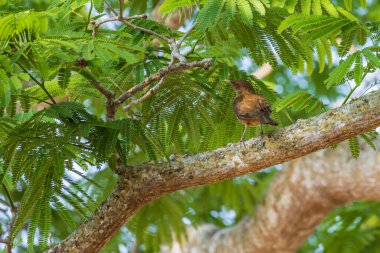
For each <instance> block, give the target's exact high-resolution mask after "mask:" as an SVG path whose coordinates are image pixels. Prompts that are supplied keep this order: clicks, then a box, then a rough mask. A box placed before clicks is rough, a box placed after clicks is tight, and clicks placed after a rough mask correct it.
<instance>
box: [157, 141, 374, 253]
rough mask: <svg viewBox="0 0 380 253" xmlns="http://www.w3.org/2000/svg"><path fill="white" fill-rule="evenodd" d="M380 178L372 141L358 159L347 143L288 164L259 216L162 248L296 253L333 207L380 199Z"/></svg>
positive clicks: (206, 228) (203, 229) (185, 252)
mask: <svg viewBox="0 0 380 253" xmlns="http://www.w3.org/2000/svg"><path fill="white" fill-rule="evenodd" d="M376 144H377V146H378V147H379V145H380V140H378V141H376ZM379 182H380V156H379V154H378V152H376V151H373V150H372V149H371V148H370V147H369V146H368V145H364V146H363V147H362V152H361V154H360V156H359V158H358V159H353V158H352V157H351V154H350V152H348V147H347V145H341V146H340V147H339V148H337V149H335V150H331V149H326V150H321V151H318V152H316V153H313V154H310V155H308V156H304V157H301V158H298V159H296V160H293V161H291V162H289V163H287V164H285V166H284V169H283V170H282V171H281V172H279V174H278V175H277V176H276V178H275V179H274V180H273V181H272V183H271V185H270V187H269V188H268V189H267V191H266V196H265V199H264V201H263V203H262V204H261V205H260V206H258V208H257V210H256V212H255V215H253V216H251V217H247V218H246V219H243V220H241V221H240V222H239V223H238V224H237V225H236V226H234V227H232V228H222V229H220V228H218V227H216V226H215V225H211V224H204V225H201V226H199V227H198V228H197V229H196V230H194V229H189V233H188V238H189V239H188V240H187V242H186V243H183V244H181V245H180V247H176V246H177V243H176V244H175V245H174V247H173V250H172V251H170V250H169V249H167V248H166V247H163V250H162V252H165V253H169V252H173V253H174V252H176V253H178V252H181V253H190V252H198V253H211V252H218V253H224V252H225V253H227V252H236V251H237V249H239V250H238V252H241V253H244V252H249V253H288V252H289V253H293V252H296V251H297V250H298V249H299V247H300V246H301V245H302V244H303V243H304V241H305V240H306V239H307V238H308V237H309V236H310V235H311V234H312V233H313V232H314V231H315V229H316V227H317V225H318V224H320V223H321V221H322V219H323V218H324V217H325V216H326V215H328V213H329V212H330V211H332V210H333V209H335V208H337V207H338V206H341V205H343V204H346V203H350V202H352V201H355V200H380V184H379ZM178 246H179V245H178ZM178 249H181V250H178Z"/></svg>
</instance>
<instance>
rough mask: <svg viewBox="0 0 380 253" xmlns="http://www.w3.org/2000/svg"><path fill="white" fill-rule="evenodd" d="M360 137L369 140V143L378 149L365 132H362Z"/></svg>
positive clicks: (374, 148)
mask: <svg viewBox="0 0 380 253" xmlns="http://www.w3.org/2000/svg"><path fill="white" fill-rule="evenodd" d="M360 137H361V138H362V139H363V140H365V142H367V144H368V145H369V146H370V147H371V148H372V149H373V150H374V151H376V146H375V144H374V143H373V141H372V140H371V139H370V138H369V137H368V136H367V135H366V134H365V133H364V134H361V135H360Z"/></svg>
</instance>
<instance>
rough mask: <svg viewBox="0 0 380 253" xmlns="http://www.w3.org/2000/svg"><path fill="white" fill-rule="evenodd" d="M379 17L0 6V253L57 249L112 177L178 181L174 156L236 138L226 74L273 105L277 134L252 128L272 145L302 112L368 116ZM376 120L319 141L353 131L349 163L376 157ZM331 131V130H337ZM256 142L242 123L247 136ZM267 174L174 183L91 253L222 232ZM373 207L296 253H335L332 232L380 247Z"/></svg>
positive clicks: (219, 6) (257, 3) (228, 4)
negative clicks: (367, 151)
mask: <svg viewBox="0 0 380 253" xmlns="http://www.w3.org/2000/svg"><path fill="white" fill-rule="evenodd" d="M157 13H158V14H157ZM379 13H380V4H379V3H377V2H376V1H365V0H360V1H346V0H345V1H343V0H336V1H332V0H331V1H330V0H313V1H312V0H305V1H301V0H299V1H298V0H287V1H286V0H180V1H178V0H165V1H158V0H149V1H139V0H129V1H127V0H125V1H122V0H119V1H112V0H109V1H105V0H68V1H63V0H55V1H47V0H31V1H17V0H11V1H1V0H0V183H1V189H0V208H1V209H0V212H2V213H3V214H4V215H1V217H0V221H1V224H2V225H1V227H0V231H1V233H0V235H1V237H0V241H1V242H2V243H3V245H4V246H6V247H4V251H6V249H5V248H7V250H8V252H10V250H11V249H12V248H17V249H18V250H19V251H20V252H23V251H29V252H42V251H44V250H47V249H49V248H53V247H54V246H55V245H56V244H58V243H59V242H61V241H62V240H64V239H65V238H66V237H68V236H69V235H70V234H71V235H72V233H73V232H74V231H75V229H76V228H78V226H79V225H80V224H81V223H82V222H83V221H85V220H91V219H93V218H91V217H92V215H93V214H94V213H95V212H96V211H97V210H99V208H100V207H101V203H102V202H103V201H104V200H105V199H106V198H107V197H108V198H110V196H111V195H112V192H114V191H115V189H121V188H120V187H121V186H120V185H121V184H124V186H123V187H125V188H126V190H125V191H127V190H128V189H130V188H128V187H129V185H128V184H132V185H133V183H134V182H140V181H134V179H135V178H134V176H135V175H138V173H140V172H139V170H138V169H141V171H143V170H144V169H146V168H148V167H149V169H151V168H153V170H154V169H157V170H160V169H162V171H164V172H165V171H166V170H167V171H168V173H174V174H175V173H176V172H171V171H170V168H171V167H170V166H172V168H175V167H176V166H177V165H178V160H177V159H176V158H177V157H178V156H181V157H182V156H183V157H185V158H184V159H186V156H191V157H193V156H192V155H193V154H197V153H200V152H206V153H202V154H209V153H207V152H208V151H210V150H211V151H212V150H216V149H217V148H220V147H225V146H227V147H228V145H230V143H234V142H237V141H238V140H239V138H240V136H241V133H242V131H243V126H242V125H241V124H240V123H239V121H238V120H237V119H236V116H235V114H234V112H233V110H232V101H233V99H234V97H235V92H234V90H233V87H232V86H231V85H229V84H228V82H226V80H237V79H245V80H248V81H249V82H250V83H251V84H252V86H253V87H254V88H255V90H257V92H258V93H260V94H262V95H263V96H264V97H265V98H266V100H267V101H268V102H269V103H270V104H271V108H272V111H273V114H272V115H273V118H274V119H275V120H276V121H277V122H279V123H280V126H278V127H273V126H264V130H265V132H266V133H268V132H271V133H273V134H274V135H275V137H274V139H276V138H277V137H278V139H281V138H282V137H281V135H280V134H279V135H278V136H277V137H276V133H277V132H278V130H279V129H282V128H285V127H287V126H290V125H293V124H295V123H296V122H297V124H300V125H297V126H303V125H302V122H303V120H304V119H310V118H312V117H315V116H318V115H319V116H318V117H319V119H323V120H326V121H317V120H315V121H313V122H316V124H318V123H321V122H322V123H323V122H327V121H328V117H329V116H331V115H332V114H333V113H334V112H332V111H329V110H330V109H333V108H336V107H339V106H346V107H342V108H343V109H341V110H339V109H338V110H337V111H336V112H337V113H344V112H347V111H348V110H351V109H352V112H353V113H356V112H357V113H360V111H355V109H354V107H355V106H356V105H357V106H358V107H359V105H362V107H363V108H364V107H365V108H367V109H368V108H369V109H371V108H372V109H373V108H375V109H376V106H375V105H374V104H375V103H373V104H371V105H372V107H371V106H367V107H366V105H365V103H366V102H365V101H366V99H367V98H368V97H362V96H365V95H367V94H368V93H369V92H370V91H373V90H377V89H378V88H379V78H378V76H379V75H378V74H379V69H380V28H379V26H380V14H379ZM171 19H172V20H171ZM170 20H171V21H170ZM173 20H174V21H173ZM168 22H169V23H170V22H171V23H170V24H168ZM265 68H266V69H267V70H268V73H266V74H263V72H265ZM371 94H372V96H371ZM371 94H370V95H367V96H369V98H372V99H373V100H377V101H378V100H379V95H378V93H371ZM373 94H375V95H373ZM376 94H377V95H376ZM358 97H361V99H362V100H360V101H359V102H358V101H355V99H354V98H358ZM350 101H353V102H354V103H355V102H357V104H352V105H348V103H349V102H350ZM363 101H364V102H363ZM354 105H355V106H354ZM377 106H378V105H377ZM345 108H346V109H345ZM377 108H378V107H377ZM369 109H368V110H369ZM345 110H346V111H345ZM363 110H364V109H363ZM326 112H327V113H329V112H331V114H324V115H325V116H323V115H322V116H321V114H322V113H326ZM350 112H351V111H350ZM362 112H363V111H362ZM376 113H377V112H374V113H373V114H371V113H369V112H366V114H367V117H365V116H363V117H362V118H360V119H363V120H364V119H366V120H368V121H370V120H371V119H374V120H373V122H372V123H371V124H370V123H368V126H369V127H370V129H368V127H367V128H366V127H365V126H363V127H362V128H360V127H358V128H357V129H356V130H357V131H359V132H354V130H352V131H351V132H350V133H349V134H348V133H347V134H346V135H344V136H343V135H342V136H340V137H334V136H333V135H331V136H332V137H331V139H328V140H326V142H324V144H323V145H324V146H320V148H324V147H326V146H331V148H336V146H337V145H338V142H339V141H341V140H343V139H345V138H347V137H349V140H348V142H349V150H348V149H347V152H350V153H351V155H352V158H353V159H355V158H358V157H359V155H360V144H361V143H365V144H366V145H369V147H370V148H372V149H376V147H375V144H374V142H373V140H374V138H375V137H376V135H377V132H376V131H375V130H371V129H374V128H376V127H377V126H379V124H378V120H379V119H378V118H376V117H378V113H377V114H376ZM376 115H377V116H376ZM371 117H372V118H371ZM355 119H356V118H355ZM357 119H359V117H358V118H357ZM375 120H377V121H375ZM310 122H311V121H310ZM342 122H343V121H342ZM347 122H350V121H349V120H348V119H347ZM345 123H346V122H343V123H342V124H345ZM331 124H332V123H331ZM365 124H366V122H363V125H365ZM321 127H322V125H321ZM340 127H341V126H340V125H339V124H337V126H336V128H329V130H331V131H330V132H331V133H333V132H334V129H335V130H336V131H337V133H336V134H339V131H340V130H341V128H340ZM347 127H350V126H347ZM287 129H290V130H289V131H294V133H295V131H296V130H295V129H296V128H295V127H293V128H291V127H289V128H287ZM292 129H293V130H292ZM304 129H306V128H304ZM369 130H371V131H369ZM284 131H287V130H284ZM305 131H306V132H307V129H306V130H305ZM342 131H343V130H342ZM259 134H260V129H259V128H256V127H252V128H249V129H248V131H247V135H246V136H247V137H249V138H252V137H256V136H259ZM270 136H271V134H269V135H268V137H265V138H270ZM326 136H327V135H326ZM294 138H295V139H297V138H298V137H297V136H296V137H294ZM334 138H335V139H334ZM316 139H318V138H317V137H316ZM281 140H285V137H284V138H282V139H281ZM297 140H299V143H301V142H302V140H303V139H302V138H301V137H300V138H299V139H297ZM276 145H277V144H276ZM278 145H279V150H280V148H281V147H280V145H281V142H279V144H278ZM256 148H257V149H260V147H256ZM306 149H307V148H306ZM306 149H305V150H306ZM314 150H317V148H315V149H310V151H309V153H310V152H312V151H314ZM284 153H285V151H284ZM213 154H215V156H217V153H213ZM305 154H306V153H305ZM294 157H296V156H294ZM181 159H182V158H181ZM215 159H216V160H217V159H219V157H216V158H215ZM220 159H223V157H220ZM247 159H248V158H247ZM284 161H285V159H284ZM232 162H236V161H234V160H232ZM146 164H148V165H146ZM162 164H163V165H162ZM269 165H274V164H269ZM269 165H267V166H265V167H268V166H269ZM139 166H140V167H139ZM144 166H145V167H144ZM150 166H151V167H150ZM155 166H156V167H155ZM166 166H167V167H166ZM178 167H179V168H181V166H179V165H178ZM167 168H169V169H167ZM164 169H165V170H164ZM279 169H281V167H280V166H276V167H270V168H268V169H266V170H264V171H261V172H258V173H255V174H251V173H249V174H248V172H252V171H253V169H252V170H251V171H248V170H247V171H244V173H241V174H246V175H244V176H241V177H238V178H235V179H232V180H226V181H223V182H219V183H216V184H212V183H215V182H218V180H217V179H215V180H214V181H212V182H209V183H207V182H206V181H204V183H202V184H207V185H206V186H203V187H199V188H194V189H189V190H184V189H183V188H181V187H178V188H177V189H178V190H179V191H177V192H175V193H173V194H170V195H163V196H161V197H160V198H159V199H158V200H156V201H154V202H153V203H150V204H148V205H146V206H144V207H143V208H141V209H140V210H139V211H138V212H137V213H136V214H135V215H134V216H133V218H132V219H131V220H130V221H129V222H128V223H127V225H126V226H125V227H123V228H122V229H121V231H120V232H119V233H118V234H117V235H115V236H114V237H113V239H112V240H111V241H110V242H109V243H108V244H107V245H106V246H105V247H104V248H103V251H104V252H111V251H112V252H123V250H125V248H129V249H131V248H133V247H134V248H136V249H138V250H139V251H141V252H157V251H159V249H160V246H162V245H165V244H166V245H170V244H171V243H172V242H173V241H181V240H182V238H183V236H184V235H185V234H186V227H187V226H188V225H190V224H191V226H196V225H198V224H203V223H213V224H216V225H218V226H221V227H228V226H231V225H234V224H236V223H237V222H239V221H240V220H241V219H242V218H243V217H244V216H246V215H247V214H252V213H253V212H254V211H255V205H257V204H258V203H260V202H261V201H262V199H263V195H264V193H265V191H266V189H267V187H268V185H270V184H271V182H272V177H273V175H275V174H276V173H277V171H278V170H279ZM162 171H160V172H158V173H157V174H154V173H153V174H147V175H148V176H149V175H156V176H157V177H161V176H162V175H163V174H162ZM160 173H161V174H160ZM235 176H237V175H235ZM235 176H232V175H231V176H229V177H228V178H232V177H235ZM137 177H138V178H139V180H142V181H141V182H150V183H152V182H153V183H152V185H153V186H154V181H151V180H152V179H151V178H148V179H146V181H144V180H145V179H144V178H143V177H142V176H141V175H139V176H136V178H137ZM189 177H190V180H191V179H192V178H191V177H193V175H190V176H189ZM194 177H195V178H196V176H194ZM127 179H128V180H129V181H126V180H127ZM223 179H225V178H223ZM158 180H159V178H158ZM126 182H127V183H126ZM199 184H200V183H199ZM125 185H127V186H125ZM195 185H196V184H191V183H189V185H188V186H186V188H187V187H190V186H191V187H192V186H195ZM118 187H119V188H118ZM131 187H132V186H131ZM147 187H148V186H147ZM149 187H150V186H149ZM132 188H133V187H132ZM123 189H124V188H123ZM167 192H171V191H169V190H168V191H167ZM114 194H115V192H114ZM138 194H139V193H136V195H138ZM144 196H145V195H144ZM157 197H158V196H157ZM137 198H138V197H137ZM152 200H154V198H152V199H147V200H144V201H142V202H144V204H147V203H149V202H150V201H152ZM104 203H105V202H104ZM378 206H379V204H378V203H374V202H365V203H355V204H353V205H351V206H349V207H342V208H341V209H339V210H336V211H334V213H333V214H331V215H330V216H329V217H328V218H327V219H326V220H325V221H324V223H323V224H322V225H321V226H320V227H319V228H318V229H317V231H316V233H315V234H314V235H313V236H312V237H311V238H310V239H309V240H308V241H307V242H305V245H304V246H303V247H302V248H301V249H300V252H338V251H339V252H343V251H341V249H342V243H343V239H340V240H333V239H331V238H346V239H347V238H352V240H356V241H357V244H356V246H357V248H355V249H354V250H355V251H349V252H377V251H376V250H378V248H379V247H378V246H379V245H378V242H376V241H378V238H379V236H378V231H379V230H378V229H379V227H380V223H379V219H380V213H379V208H378ZM135 211H137V210H134V211H131V212H132V213H134V212H135ZM94 217H96V216H94ZM358 217H359V218H358ZM369 223H371V226H369V225H368V224H369ZM373 224H375V225H373ZM366 226H367V227H368V226H369V227H370V229H366ZM116 232H117V231H114V233H113V234H116ZM359 234H360V237H357V236H358V235H359ZM354 238H355V239H354ZM346 239H345V240H346ZM121 243H123V244H124V245H123V246H122V245H120V244H121ZM339 243H340V244H339ZM125 245H127V246H125ZM321 245H323V249H324V250H325V251H318V249H319V248H320V247H321ZM123 247H124V248H123ZM329 249H330V251H329ZM334 250H335V251H334Z"/></svg>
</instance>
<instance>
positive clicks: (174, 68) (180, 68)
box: [115, 59, 211, 105]
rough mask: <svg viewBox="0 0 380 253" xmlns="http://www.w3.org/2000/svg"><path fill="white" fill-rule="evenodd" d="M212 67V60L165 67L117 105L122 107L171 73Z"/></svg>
mask: <svg viewBox="0 0 380 253" xmlns="http://www.w3.org/2000/svg"><path fill="white" fill-rule="evenodd" d="M210 66H211V59H204V60H202V61H195V62H190V63H186V64H181V63H179V64H175V65H173V66H169V67H164V68H162V69H160V70H159V71H158V72H157V73H155V74H152V75H150V76H148V77H147V78H145V80H144V81H143V82H141V83H139V84H138V85H136V86H134V87H132V88H131V89H129V90H128V91H127V92H125V93H123V94H122V95H121V96H120V97H119V98H117V99H116V100H115V104H116V105H120V104H122V103H124V102H125V100H127V99H128V98H130V97H131V96H133V95H134V94H135V93H137V92H139V91H141V90H143V89H144V88H145V87H147V86H149V85H150V84H151V83H153V82H155V81H158V80H160V79H162V78H163V77H165V76H167V75H168V74H170V73H174V72H178V71H184V70H188V69H192V68H195V67H201V68H204V69H208V68H209V67H210Z"/></svg>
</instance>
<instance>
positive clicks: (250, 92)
mask: <svg viewBox="0 0 380 253" xmlns="http://www.w3.org/2000/svg"><path fill="white" fill-rule="evenodd" d="M230 83H231V84H232V85H233V86H234V88H235V91H236V97H235V100H234V111H235V114H236V116H237V118H238V119H239V121H240V122H241V123H243V124H244V126H245V127H244V132H243V135H242V136H241V139H240V142H243V143H244V135H245V132H246V131H247V128H248V127H249V126H257V125H259V124H260V134H261V136H262V135H263V127H262V125H263V124H269V125H272V126H277V125H278V123H277V122H276V121H274V120H273V119H271V118H270V114H271V112H272V110H271V109H270V107H269V104H268V102H267V101H266V100H265V98H264V97H263V96H260V95H259V94H257V93H256V92H255V90H254V89H253V88H252V86H251V84H250V83H249V82H247V81H244V80H230Z"/></svg>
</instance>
